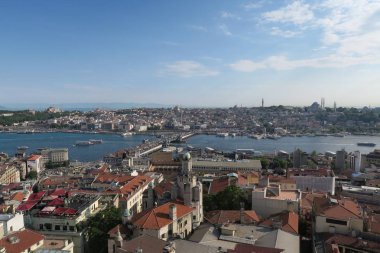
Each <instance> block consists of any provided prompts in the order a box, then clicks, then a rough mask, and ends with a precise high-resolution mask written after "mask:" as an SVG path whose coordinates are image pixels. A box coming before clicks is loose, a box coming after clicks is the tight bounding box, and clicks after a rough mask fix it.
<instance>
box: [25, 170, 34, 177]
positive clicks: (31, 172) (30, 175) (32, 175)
mask: <svg viewBox="0 0 380 253" xmlns="http://www.w3.org/2000/svg"><path fill="white" fill-rule="evenodd" d="M26 178H28V179H36V178H37V171H34V170H32V171H30V172H29V173H28V175H27V176H26Z"/></svg>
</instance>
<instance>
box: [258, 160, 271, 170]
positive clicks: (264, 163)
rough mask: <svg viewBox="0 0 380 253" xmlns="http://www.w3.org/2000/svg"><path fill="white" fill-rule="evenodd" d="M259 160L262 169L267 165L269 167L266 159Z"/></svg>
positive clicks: (266, 167) (265, 168)
mask: <svg viewBox="0 0 380 253" xmlns="http://www.w3.org/2000/svg"><path fill="white" fill-rule="evenodd" d="M260 162H261V168H263V169H264V170H267V169H268V167H269V161H268V159H265V158H261V159H260Z"/></svg>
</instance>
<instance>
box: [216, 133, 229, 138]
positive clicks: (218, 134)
mask: <svg viewBox="0 0 380 253" xmlns="http://www.w3.org/2000/svg"><path fill="white" fill-rule="evenodd" d="M216 136H218V137H228V133H217V134H216Z"/></svg>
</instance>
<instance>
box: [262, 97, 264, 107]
mask: <svg viewBox="0 0 380 253" xmlns="http://www.w3.org/2000/svg"><path fill="white" fill-rule="evenodd" d="M261 108H264V98H262V99H261Z"/></svg>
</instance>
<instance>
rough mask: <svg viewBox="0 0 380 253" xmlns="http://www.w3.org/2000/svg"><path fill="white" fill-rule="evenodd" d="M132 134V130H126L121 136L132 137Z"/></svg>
mask: <svg viewBox="0 0 380 253" xmlns="http://www.w3.org/2000/svg"><path fill="white" fill-rule="evenodd" d="M132 135H133V133H131V132H125V133H122V134H121V136H123V137H130V136H132Z"/></svg>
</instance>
